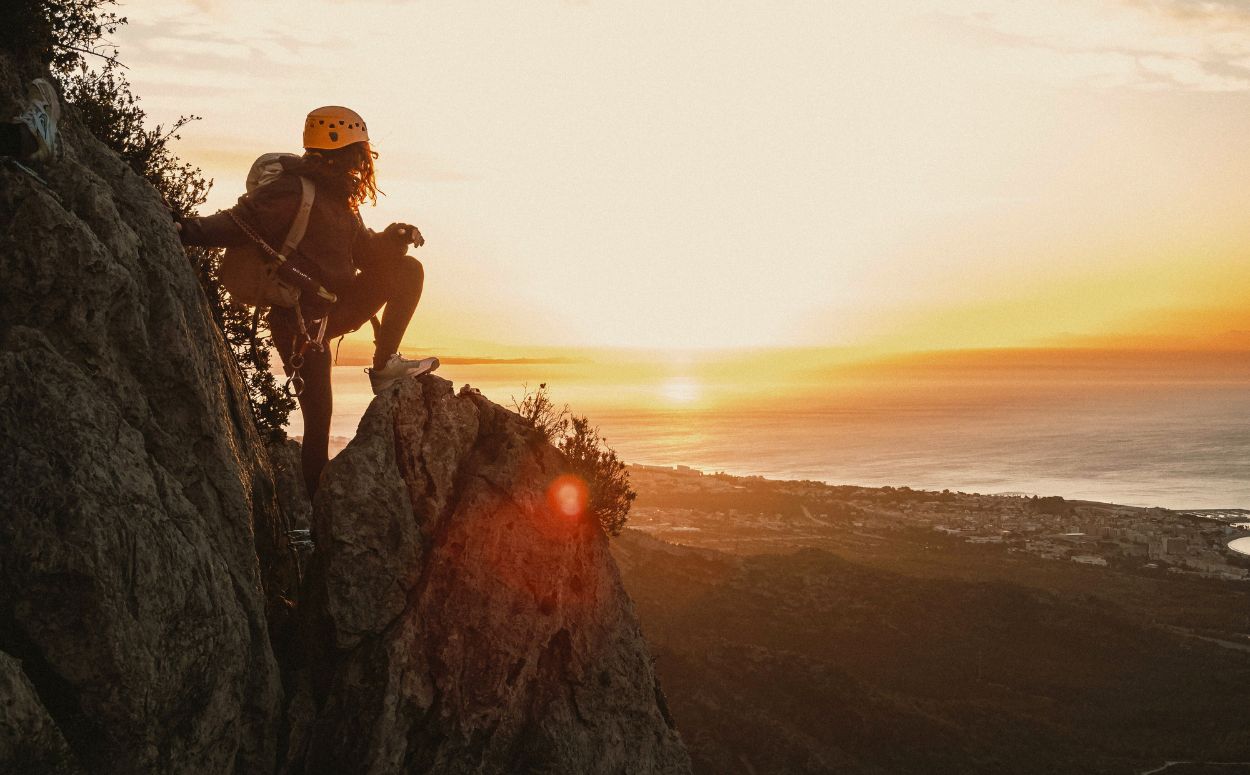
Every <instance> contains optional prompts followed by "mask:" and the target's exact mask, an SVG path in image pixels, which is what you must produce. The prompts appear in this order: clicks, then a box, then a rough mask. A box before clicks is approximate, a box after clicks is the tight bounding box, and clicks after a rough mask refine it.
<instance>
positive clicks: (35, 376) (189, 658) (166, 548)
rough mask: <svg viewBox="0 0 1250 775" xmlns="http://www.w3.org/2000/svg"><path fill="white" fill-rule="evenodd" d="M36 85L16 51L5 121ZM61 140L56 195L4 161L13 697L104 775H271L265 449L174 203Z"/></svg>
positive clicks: (273, 594) (7, 637) (279, 574)
mask: <svg viewBox="0 0 1250 775" xmlns="http://www.w3.org/2000/svg"><path fill="white" fill-rule="evenodd" d="M36 74H37V71H29V70H28V71H24V72H23V71H20V70H19V68H17V67H15V66H14V65H13V64H12V63H11V62H10V60H8V59H6V58H3V57H0V115H2V116H9V115H13V114H15V113H16V112H17V104H16V99H15V98H16V97H18V96H19V95H21V94H23V93H24V92H25V82H26V81H27V80H28V79H29V78H31V77H33V76H34V75H36ZM61 135H62V139H63V145H64V156H63V158H62V159H61V160H60V161H59V162H58V163H56V164H54V165H50V166H49V167H47V168H46V169H45V170H42V173H43V176H44V178H45V179H46V180H47V183H48V185H47V186H45V185H42V184H41V183H39V182H37V181H36V180H34V179H33V178H32V177H30V176H28V175H26V174H23V173H22V172H20V171H19V170H17V169H15V168H13V167H11V166H9V165H8V164H0V482H3V496H0V498H2V503H0V509H2V514H0V652H3V654H0V662H2V663H3V665H4V668H3V670H4V672H6V673H10V674H11V673H13V672H14V671H15V670H16V671H19V672H20V675H10V676H9V677H8V678H6V679H5V681H6V683H7V684H9V685H11V686H17V687H22V688H21V692H22V696H23V697H24V698H25V699H24V700H23V702H25V703H26V704H27V705H30V706H32V707H30V708H29V712H28V713H27V714H26V716H25V718H28V719H30V720H31V723H35V720H36V719H37V717H39V714H40V711H39V710H38V707H35V706H36V705H38V706H42V713H43V714H46V719H44V721H45V722H46V721H47V720H51V722H52V723H53V724H54V725H55V727H56V730H57V731H58V732H59V735H60V737H62V738H63V740H64V741H65V742H66V743H67V744H68V746H69V748H70V749H71V750H72V751H73V755H74V758H75V759H76V761H78V762H79V763H80V764H81V765H82V766H83V767H84V768H85V769H86V770H88V771H90V772H93V773H114V772H116V773H137V772H180V773H200V772H202V773H214V774H217V773H223V772H232V771H233V772H265V771H267V770H270V769H272V767H273V764H274V761H275V758H276V755H277V746H276V742H275V741H276V739H277V731H278V728H279V713H280V709H281V699H282V691H281V684H280V680H279V671H278V665H277V664H276V662H275V660H274V657H273V653H272V650H271V648H270V643H269V637H268V632H267V629H268V618H269V617H268V616H267V614H266V606H267V604H268V605H277V604H278V600H279V599H280V598H281V597H282V596H283V595H284V594H287V593H288V590H285V589H284V588H283V581H282V578H287V579H288V580H289V578H290V577H289V575H288V576H285V577H284V576H283V574H284V571H283V570H282V569H280V568H279V567H278V565H275V563H278V564H279V565H280V564H281V557H282V552H281V551H280V549H279V547H278V542H280V540H281V537H282V536H283V535H284V533H285V529H286V526H285V524H284V522H283V519H282V515H281V513H280V512H279V510H278V508H277V505H276V500H275V498H274V484H273V479H272V474H271V473H270V471H269V468H268V464H267V462H266V456H265V454H264V447H263V445H262V444H261V443H260V440H259V438H258V436H257V433H256V431H255V428H254V425H253V422H252V420H251V417H250V415H249V410H248V405H247V400H246V393H245V392H244V387H243V384H242V382H241V380H240V379H239V377H238V374H237V372H236V371H235V370H234V369H233V367H232V366H231V360H230V356H229V354H228V352H227V351H226V349H225V346H224V343H223V342H222V339H221V337H220V335H219V334H218V332H217V330H216V328H215V326H214V324H213V322H212V320H211V318H210V316H209V311H208V308H207V304H206V302H205V300H204V297H203V294H202V292H201V291H200V288H199V286H198V284H197V281H196V278H195V275H194V273H193V271H192V269H191V267H190V266H189V265H188V261H187V258H186V256H185V255H184V254H183V251H182V250H181V248H180V246H179V244H178V240H177V238H176V236H175V234H174V232H173V230H172V228H171V224H170V219H169V216H168V214H167V213H166V212H165V210H164V208H163V207H162V206H161V203H160V200H159V198H158V197H157V195H156V192H155V191H154V190H153V189H152V188H151V187H150V186H149V185H147V183H145V182H144V181H143V180H142V179H141V178H139V177H138V176H137V175H135V174H134V173H133V172H132V171H131V170H130V169H129V168H128V167H127V166H126V165H125V164H123V163H122V162H121V161H120V160H119V159H118V158H117V157H116V156H115V155H114V154H113V153H111V152H110V151H109V150H107V149H106V148H105V147H104V146H102V145H101V144H100V143H99V142H97V141H96V140H95V139H94V138H93V137H91V136H90V135H89V134H88V133H87V132H86V131H85V130H83V129H82V128H81V127H80V126H79V125H78V124H77V123H76V122H75V121H74V120H73V118H72V116H67V117H66V120H65V121H64V122H63V124H62V133H61ZM267 593H268V594H267ZM3 655H8V657H11V658H12V659H11V660H10V659H3ZM32 692H33V694H32ZM41 741H47V745H48V746H51V747H50V748H49V749H48V755H49V756H53V757H55V756H58V755H59V751H58V750H55V749H57V746H59V745H60V743H59V742H57V735H52V734H47V735H44V734H42V733H40V734H39V735H37V736H35V737H30V738H27V739H26V742H27V743H28V744H29V746H43V745H44V743H43V742H41ZM29 746H28V747H29ZM0 755H3V752H2V751H0ZM25 755H27V756H35V755H36V754H35V753H34V752H32V751H27V753H26V754H25ZM0 765H3V763H2V762H0ZM0 770H5V767H4V766H0ZM8 771H13V770H8ZM33 771H35V772H38V771H39V770H37V769H36V770H33Z"/></svg>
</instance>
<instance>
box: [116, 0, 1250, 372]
mask: <svg viewBox="0 0 1250 775" xmlns="http://www.w3.org/2000/svg"><path fill="white" fill-rule="evenodd" d="M120 11H121V13H123V14H124V15H126V16H128V17H129V24H128V25H127V26H126V27H124V28H123V29H122V30H120V31H119V32H118V34H117V35H115V36H114V40H115V42H116V43H117V44H118V45H119V46H120V48H121V56H122V60H123V61H124V62H126V63H127V64H128V65H129V67H130V71H129V73H128V77H129V78H130V79H131V81H132V82H133V84H134V87H135V91H136V92H137V93H138V94H139V95H141V96H142V98H143V105H144V107H145V108H146V109H147V110H148V112H149V113H150V115H151V116H152V117H153V118H154V119H157V120H161V121H166V122H167V121H169V120H170V119H172V118H175V117H176V116H178V115H179V114H183V113H194V114H196V115H199V116H202V117H203V120H202V121H200V122H197V123H195V124H194V125H192V126H190V127H188V128H187V129H186V131H185V132H184V133H183V141H182V142H181V143H180V144H179V145H178V150H179V152H180V153H181V155H182V156H183V157H184V158H185V159H186V160H188V161H190V162H192V163H195V164H197V165H199V166H201V167H202V168H203V169H204V170H205V172H206V173H207V174H208V175H209V176H210V177H212V178H214V179H215V180H216V186H215V188H214V191H213V195H212V198H211V199H210V202H209V206H208V208H207V210H208V211H212V210H215V209H217V208H219V207H224V206H228V205H229V204H230V203H231V202H232V201H233V200H234V198H235V197H237V196H238V194H239V193H241V191H242V185H243V179H244V175H245V173H246V170H247V167H248V166H249V164H250V162H251V161H252V159H254V158H255V157H256V156H257V155H259V154H260V153H263V152H267V151H277V150H290V151H297V150H298V146H299V139H300V129H301V125H302V119H303V116H304V114H305V113H306V112H307V111H308V110H309V109H311V108H313V107H316V106H319V105H324V104H343V105H347V106H350V107H353V108H354V109H356V110H358V111H359V112H360V113H361V114H363V115H364V117H365V118H366V120H367V121H368V122H369V126H370V131H371V133H372V135H373V137H374V139H375V141H376V146H377V148H378V150H379V151H380V153H381V158H380V160H379V173H380V183H381V185H382V188H383V189H384V190H385V191H386V192H387V194H388V196H386V197H385V198H383V199H382V200H381V202H380V204H379V206H378V207H377V208H376V209H368V210H366V212H365V213H364V215H365V219H366V222H368V223H369V224H370V225H372V226H374V227H376V228H381V227H383V226H385V225H386V224H387V223H388V222H390V221H392V220H411V221H413V222H415V223H417V224H418V225H419V226H420V227H421V228H422V231H423V232H424V233H425V235H426V239H427V241H428V244H427V245H426V247H424V248H422V249H421V250H420V251H419V252H418V255H419V257H420V258H421V259H422V260H423V261H424V263H425V266H426V270H427V277H428V279H427V291H426V298H425V300H424V301H423V302H422V307H421V309H420V310H419V311H418V313H417V318H416V321H415V323H414V325H413V327H412V328H411V329H410V336H409V342H410V346H413V347H432V348H444V351H447V350H455V351H457V352H476V353H478V354H485V353H490V352H494V351H496V350H501V351H502V350H506V349H507V346H512V347H514V348H524V347H526V346H585V347H603V346H623V347H639V348H738V347H794V346H806V347H845V346H850V347H857V348H866V349H869V350H877V351H891V350H917V349H939V348H961V347H991V346H1012V347H1015V346H1035V345H1047V346H1053V345H1065V344H1083V343H1100V344H1106V343H1115V342H1127V343H1134V344H1147V345H1176V346H1191V345H1198V346H1213V345H1218V344H1219V343H1221V342H1223V343H1228V342H1239V343H1240V344H1241V345H1244V344H1245V343H1246V341H1247V339H1246V334H1245V333H1244V332H1245V331H1247V330H1250V307H1248V306H1247V305H1246V304H1245V300H1246V299H1247V298H1250V261H1248V260H1247V258H1248V255H1247V254H1248V253H1250V212H1248V210H1250V201H1248V199H1247V197H1246V194H1245V192H1246V191H1247V183H1248V182H1250V7H1248V6H1246V5H1245V4H1242V3H1236V2H1219V1H1218V0H1217V1H1215V2H1201V3H1200V2H1185V1H1183V0H1171V1H1169V0H1154V1H1153V2H1152V1H1150V0H1124V1H1123V2H1111V1H1109V0H1108V1H1103V2H1095V1H1093V0H1090V1H1088V2H1086V1H1081V2H1063V1H1056V0H1044V1H1036V2H1035V1H1034V0H1012V1H1011V2H1006V1H1004V2H946V1H944V2H858V3H831V2H786V3H729V2H726V3H695V2H631V3H620V2H614V3H607V2H593V1H592V2H527V3H508V4H503V3H478V2H420V3H417V2H356V1H353V2H343V1H338V2H335V1H332V0H304V1H302V2H298V3H296V2H290V3H279V2H272V3H258V2H243V0H198V1H197V2H183V3H178V2H167V1H166V2H156V1H155V0H129V1H128V2H126V3H125V5H124V6H122V7H121V8H120ZM1239 331H1240V332H1243V333H1236V332H1239ZM364 338H365V339H367V338H368V337H364Z"/></svg>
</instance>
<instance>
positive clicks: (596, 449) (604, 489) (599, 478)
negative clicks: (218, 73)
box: [512, 382, 638, 536]
mask: <svg viewBox="0 0 1250 775" xmlns="http://www.w3.org/2000/svg"><path fill="white" fill-rule="evenodd" d="M523 388H524V390H525V393H524V395H523V396H522V397H521V400H520V401H517V400H516V399H515V398H513V399H512V406H513V408H515V409H516V412H517V414H519V415H521V419H523V420H525V421H526V422H527V423H529V424H530V425H531V426H532V427H533V428H534V430H535V432H536V433H537V435H538V436H540V437H541V438H542V439H543V440H545V441H547V442H548V443H551V444H554V445H555V446H556V448H557V449H559V450H560V451H561V452H563V453H564V455H565V457H566V458H568V461H569V468H570V471H571V472H572V473H575V474H577V475H578V476H580V477H581V478H582V480H583V481H585V482H586V486H587V488H588V489H589V490H590V504H589V508H590V512H591V513H592V514H594V515H595V518H596V519H598V520H599V524H600V525H602V526H603V529H604V531H606V532H607V534H608V535H611V536H616V535H619V534H620V532H621V529H622V528H624V527H625V523H626V522H627V521H628V520H629V509H630V507H631V506H632V505H633V503H634V499H635V498H637V497H638V493H636V492H634V490H633V488H631V487H630V485H629V471H628V470H626V468H625V464H624V463H623V462H621V461H620V459H618V458H617V456H616V452H615V451H613V450H612V448H611V447H609V446H608V444H607V440H606V439H604V438H603V437H602V436H600V435H599V429H598V428H597V427H595V426H592V425H591V424H590V420H589V419H588V418H586V417H585V416H577V415H574V414H572V413H571V412H570V411H569V407H568V405H567V404H566V405H564V406H563V407H557V406H556V405H555V403H554V402H552V400H551V394H550V392H549V391H548V389H547V383H545V382H544V383H542V384H540V385H539V386H538V389H537V390H535V391H530V390H529V389H528V387H527V386H523Z"/></svg>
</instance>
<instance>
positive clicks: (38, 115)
mask: <svg viewBox="0 0 1250 775" xmlns="http://www.w3.org/2000/svg"><path fill="white" fill-rule="evenodd" d="M26 94H27V98H28V99H27V108H26V110H25V112H23V113H22V114H21V115H20V116H18V117H17V118H16V119H14V120H15V121H16V122H20V123H22V124H25V125H26V128H27V129H29V130H30V133H31V134H32V135H33V136H34V138H35V145H36V148H35V152H34V153H33V154H32V155H31V157H30V159H29V160H30V161H37V162H50V161H52V160H54V159H55V158H56V157H57V152H58V150H59V146H58V144H57V141H56V122H57V121H60V119H61V103H60V101H59V100H58V99H57V96H56V90H55V89H53V88H52V84H50V83H48V82H47V81H46V80H44V79H43V78H36V79H35V80H33V81H31V82H30V88H29V90H27V93H26Z"/></svg>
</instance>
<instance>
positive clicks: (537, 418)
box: [512, 382, 569, 444]
mask: <svg viewBox="0 0 1250 775" xmlns="http://www.w3.org/2000/svg"><path fill="white" fill-rule="evenodd" d="M521 389H522V390H523V391H524V394H523V395H522V396H521V400H520V401H517V400H516V398H515V397H514V398H513V399H512V408H513V409H515V410H516V413H517V414H519V415H521V419H523V420H525V421H526V422H527V423H529V424H530V425H532V426H533V427H534V430H536V431H538V433H539V435H540V436H542V437H543V439H544V440H546V441H547V442H548V443H551V444H555V443H556V441H557V440H558V439H560V438H561V437H562V436H564V432H565V431H566V430H568V427H569V405H568V404H565V405H564V406H562V407H557V406H556V405H555V403H553V402H552V400H551V393H550V391H548V390H547V383H546V382H543V383H540V384H539V385H538V389H537V390H534V391H531V390H530V389H529V385H522V386H521Z"/></svg>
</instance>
